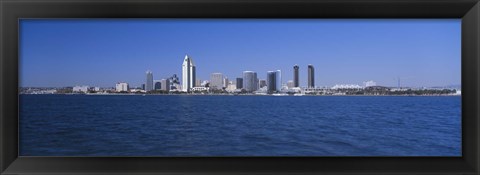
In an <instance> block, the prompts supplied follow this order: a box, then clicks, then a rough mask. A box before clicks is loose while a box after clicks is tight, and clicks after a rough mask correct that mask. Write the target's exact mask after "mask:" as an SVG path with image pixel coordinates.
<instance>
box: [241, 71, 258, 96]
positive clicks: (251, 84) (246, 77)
mask: <svg viewBox="0 0 480 175" xmlns="http://www.w3.org/2000/svg"><path fill="white" fill-rule="evenodd" d="M257 87H258V78H257V73H256V72H254V71H243V89H245V90H246V91H247V92H253V91H256V90H257Z"/></svg>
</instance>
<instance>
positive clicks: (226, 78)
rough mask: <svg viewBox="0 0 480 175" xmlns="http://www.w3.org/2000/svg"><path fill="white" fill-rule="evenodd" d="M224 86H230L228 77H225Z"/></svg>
mask: <svg viewBox="0 0 480 175" xmlns="http://www.w3.org/2000/svg"><path fill="white" fill-rule="evenodd" d="M223 87H224V88H227V87H228V77H224V78H223Z"/></svg>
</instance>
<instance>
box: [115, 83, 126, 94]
mask: <svg viewBox="0 0 480 175" xmlns="http://www.w3.org/2000/svg"><path fill="white" fill-rule="evenodd" d="M128 89H129V87H128V83H117V84H116V85H115V91H117V92H128Z"/></svg>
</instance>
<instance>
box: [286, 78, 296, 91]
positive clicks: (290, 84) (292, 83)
mask: <svg viewBox="0 0 480 175" xmlns="http://www.w3.org/2000/svg"><path fill="white" fill-rule="evenodd" d="M287 87H288V89H291V88H294V87H295V83H294V82H293V80H288V81H287Z"/></svg>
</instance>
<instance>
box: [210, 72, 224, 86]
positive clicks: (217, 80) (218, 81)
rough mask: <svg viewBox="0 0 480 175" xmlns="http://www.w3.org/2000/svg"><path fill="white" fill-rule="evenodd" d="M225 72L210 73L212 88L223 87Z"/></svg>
mask: <svg viewBox="0 0 480 175" xmlns="http://www.w3.org/2000/svg"><path fill="white" fill-rule="evenodd" d="M223 81H224V79H223V74H222V73H212V74H211V75H210V88H211V89H222V88H223Z"/></svg>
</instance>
